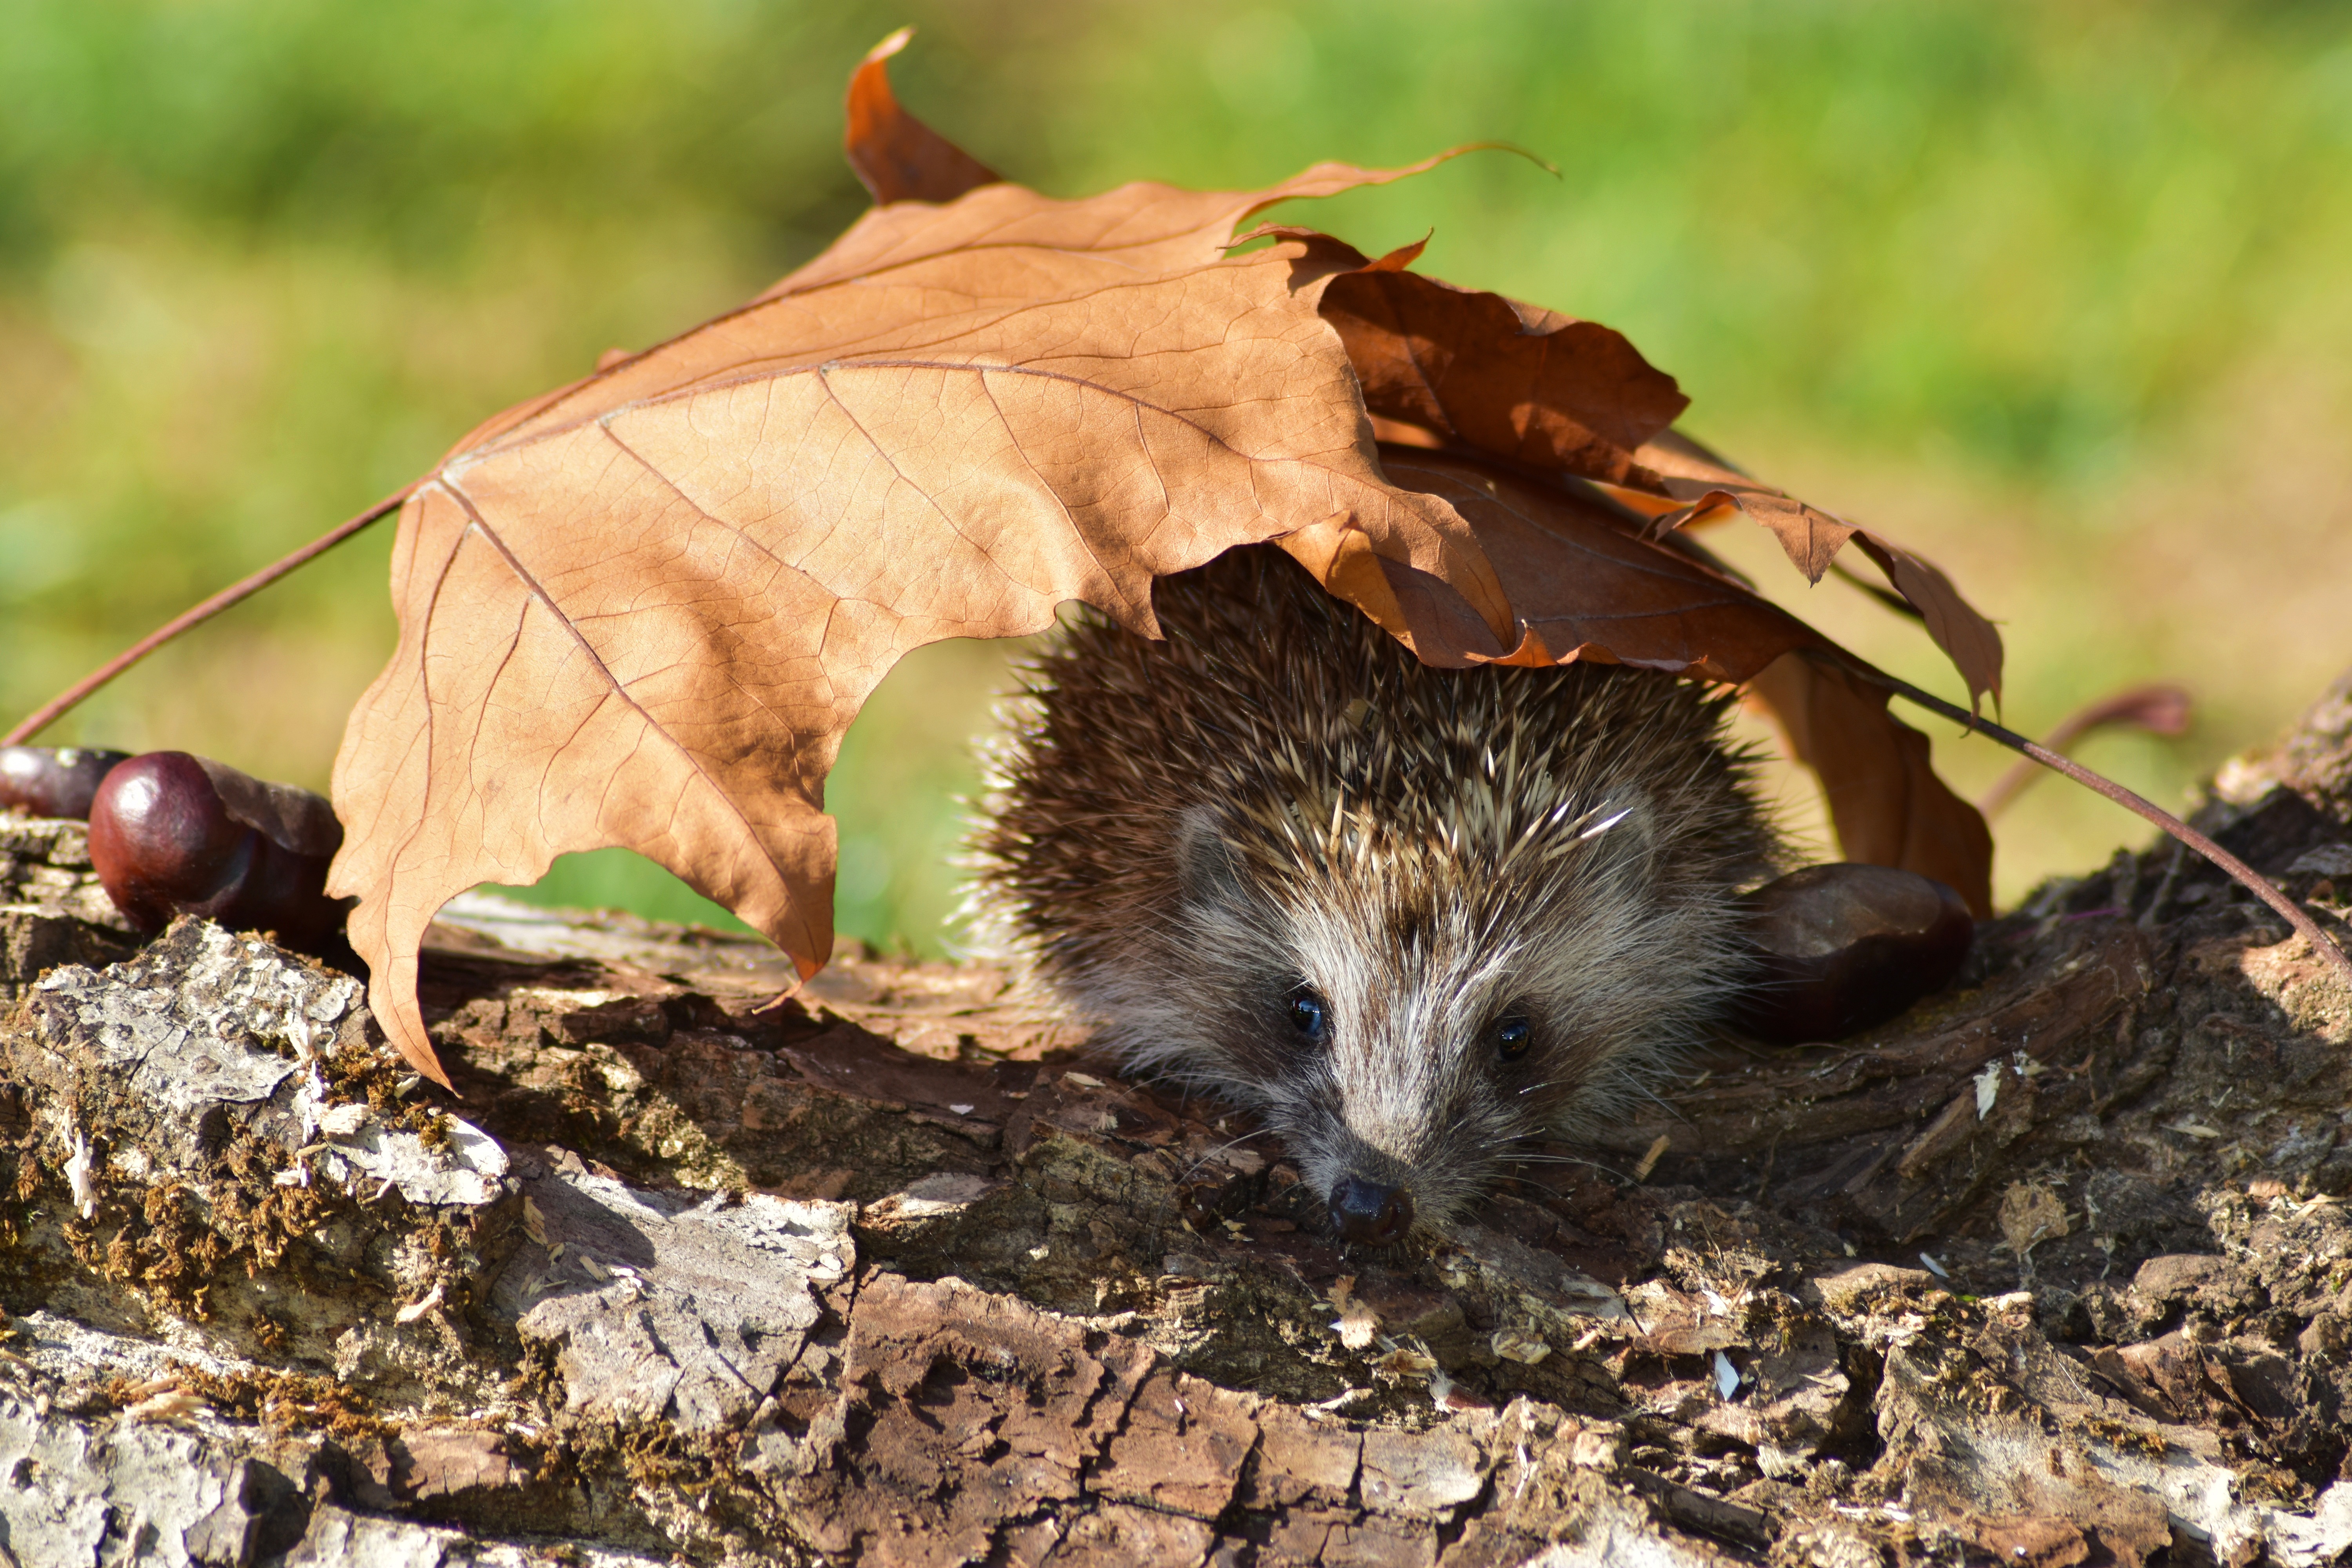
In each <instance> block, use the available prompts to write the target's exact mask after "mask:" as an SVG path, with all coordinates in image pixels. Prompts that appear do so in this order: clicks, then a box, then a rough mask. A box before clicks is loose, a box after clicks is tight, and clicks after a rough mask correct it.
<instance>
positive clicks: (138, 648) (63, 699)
mask: <svg viewBox="0 0 2352 1568" xmlns="http://www.w3.org/2000/svg"><path fill="white" fill-rule="evenodd" d="M415 488H416V487H415V485H414V484H409V485H404V486H402V487H401V488H400V489H397V490H395V491H394V492H393V493H392V494H391V495H388V496H386V497H384V498H383V500H380V501H378V502H376V503H375V504H374V505H373V506H372V507H370V508H368V509H367V510H365V511H363V512H361V513H360V514H359V515H358V516H357V517H354V518H352V519H351V520H350V521H347V522H344V523H341V524H339V525H338V526H336V527H334V528H332V529H331V530H329V531H327V532H325V533H322V534H320V536H319V537H318V538H316V539H314V540H312V541H310V543H308V544H306V545H304V546H302V547H301V548H300V549H299V550H297V551H295V552H293V553H292V554H290V555H281V556H279V557H278V559H277V560H275V561H273V562H271V563H269V564H268V565H267V566H264V567H263V568H262V569H261V570H260V571H258V572H256V573H255V574H253V575H252V576H250V577H247V578H246V579H245V580H244V581H243V582H241V583H233V584H230V585H229V586H227V587H226V588H223V589H222V590H221V591H220V592H219V593H217V594H215V595H213V596H212V597H211V598H209V599H206V600H205V602H204V603H203V604H201V605H196V606H195V607H194V609H192V610H187V611H184V612H183V613H182V614H180V615H178V616H174V617H173V618H172V619H171V620H169V621H166V622H165V623H164V624H163V625H162V626H158V627H156V628H155V629H154V630H153V631H152V632H149V633H148V634H147V635H146V636H145V637H141V638H140V639H139V640H138V641H137V642H135V643H132V644H131V646H130V647H127V648H124V649H123V650H122V651H121V653H119V654H116V655H115V656H114V657H113V658H110V659H108V660H107V661H106V662H105V663H104V664H101V665H100V666H99V667H98V668H96V669H93V670H91V671H90V672H89V674H88V675H85V676H83V677H82V678H81V679H79V680H77V681H75V682H74V683H73V684H72V685H71V686H68V687H67V688H66V689H64V690H63V691H60V692H58V694H57V695H56V696H55V697H52V698H50V699H49V700H47V702H45V703H43V704H42V705H41V706H40V707H39V708H37V709H36V710H34V711H33V712H32V713H30V714H28V715H26V718H25V720H24V721H23V722H22V723H20V724H18V725H17V726H16V728H15V729H13V730H11V731H8V732H7V734H5V735H0V746H15V745H21V744H23V743H24V742H26V741H29V740H31V739H32V738H33V737H34V736H36V735H37V734H39V733H40V732H41V731H44V730H46V729H47V728H48V727H49V726H50V725H52V724H54V723H56V722H57V721H58V720H59V719H62V718H64V717H65V716H66V715H67V714H68V713H69V712H71V711H73V710H74V709H76V708H77V707H79V706H80V705H81V702H82V700H83V699H85V698H87V697H89V695H90V693H92V692H94V691H96V690H98V689H99V688H100V687H102V686H104V685H105V684H106V683H107V682H108V681H110V680H112V679H114V678H115V677H116V676H118V675H121V673H122V672H123V671H124V670H126V669H129V668H131V666H132V665H134V664H137V663H138V662H139V661H140V660H141V659H142V658H146V657H147V656H148V655H149V654H151V653H153V652H154V651H155V650H156V649H157V648H159V647H163V645H164V644H165V643H167V642H170V641H171V640H172V639H173V637H178V636H179V635H180V634H181V633H182V632H184V631H187V630H188V629H190V628H191V627H193V626H202V625H203V624H204V623H205V622H206V621H208V620H211V619H212V618H213V617H214V616H217V615H219V614H220V613H221V612H222V611H223V610H226V609H227V608H228V607H229V606H230V605H235V604H237V603H239V602H240V601H242V600H246V599H249V598H251V597H252V596H253V595H256V594H257V593H259V592H261V590H262V589H264V588H267V587H268V586H269V584H272V583H275V582H277V581H278V579H279V578H280V577H283V576H285V575H286V574H288V573H289V572H291V571H293V570H294V569H295V568H296V567H298V566H300V565H302V564H303V563H306V562H308V561H310V560H312V559H314V558H316V557H318V556H320V555H323V554H325V553H326V552H328V551H330V550H332V549H333V548H334V547H335V546H336V545H338V544H341V542H343V541H344V540H346V539H349V538H350V537H351V536H352V535H353V534H354V533H357V532H358V531H360V530H362V529H363V528H365V527H366V526H367V525H368V524H370V523H372V522H373V521H376V520H377V519H378V518H380V517H383V515H385V514H386V513H387V512H392V511H396V510H399V508H400V505H401V503H402V502H403V501H405V500H407V499H408V496H409V492H410V491H412V490H414V489H415Z"/></svg>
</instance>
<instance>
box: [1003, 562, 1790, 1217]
mask: <svg viewBox="0 0 2352 1568" xmlns="http://www.w3.org/2000/svg"><path fill="white" fill-rule="evenodd" d="M1153 605H1154V609H1155V611H1156V613H1157V616H1158V617H1159V621H1160V629H1161V631H1162V633H1163V634H1164V637H1165V640H1164V641H1153V640H1151V639H1150V638H1146V637H1139V636H1137V635H1135V634H1133V633H1131V632H1128V631H1125V630H1123V629H1121V628H1120V627H1118V626H1116V625H1115V624H1113V623H1112V622H1110V621H1109V620H1108V618H1107V617H1104V616H1099V615H1097V614H1094V613H1092V612H1088V613H1087V614H1085V615H1082V616H1078V617H1077V618H1076V619H1075V620H1074V621H1073V622H1072V623H1070V624H1069V625H1068V626H1066V627H1065V628H1064V629H1063V630H1062V631H1061V632H1059V633H1058V634H1056V638H1055V641H1054V642H1053V643H1052V644H1051V645H1050V646H1049V647H1048V648H1047V650H1046V651H1045V653H1044V654H1043V655H1042V656H1041V657H1040V658H1039V659H1038V660H1037V661H1036V663H1035V664H1034V667H1033V669H1032V672H1031V679H1030V682H1029V685H1028V688H1027V689H1026V692H1025V693H1024V697H1023V698H1022V700H1020V702H1019V704H1018V708H1019V711H1018V713H1017V714H1016V722H1015V725H1014V729H1013V734H1012V736H1011V737H1010V739H1009V740H1008V741H1007V742H1006V743H1005V745H1004V747H1003V751H1002V752H1001V753H1000V755H999V756H998V757H997V758H996V759H995V764H996V765H995V773H996V776H995V779H994V781H993V785H994V787H993V793H992V811H991V813H990V815H989V816H988V819H987V820H986V822H985V823H984V824H983V826H982V829H981V831H980V833H979V835H978V836H977V838H976V840H975V848H976V850H977V852H978V854H977V859H978V861H979V865H980V879H979V889H978V892H979V902H980V907H981V910H982V915H983V921H984V924H985V926H986V927H987V928H989V929H991V930H992V931H993V933H994V935H995V937H996V939H997V940H998V941H999V942H1004V943H1008V944H1009V945H1010V946H1012V947H1013V949H1014V950H1015V951H1016V952H1018V953H1019V955H1020V956H1021V957H1022V959H1023V960H1024V963H1025V965H1026V967H1027V969H1028V971H1029V973H1030V974H1031V975H1032V977H1033V978H1034V981H1035V982H1036V983H1037V984H1040V985H1042V986H1043V987H1044V988H1045V990H1046V991H1047V992H1048V993H1050V994H1052V995H1053V996H1054V997H1055V999H1057V1000H1058V1002H1059V1003H1060V1004H1061V1005H1063V1006H1064V1007H1066V1009H1068V1010H1069V1011H1071V1012H1073V1013H1074V1014H1076V1015H1079V1016H1086V1017H1088V1018H1092V1019H1095V1020H1098V1021H1099V1022H1100V1023H1101V1025H1102V1026H1103V1029H1104V1032H1103V1033H1102V1035H1101V1036H1099V1037H1098V1039H1099V1043H1101V1044H1103V1045H1105V1046H1107V1047H1109V1048H1111V1049H1113V1050H1115V1051H1116V1052H1118V1054H1119V1055H1120V1057H1121V1058H1123V1059H1124V1060H1125V1061H1127V1062H1128V1063H1129V1066H1131V1067H1134V1068H1139V1069H1146V1070H1150V1071H1155V1072H1157V1073H1160V1074H1161V1075H1163V1076H1165V1077H1168V1078H1170V1079H1174V1080H1176V1081H1179V1082H1181V1083H1183V1084H1184V1085H1186V1086H1187V1087H1190V1088H1193V1089H1202V1090H1206V1091H1208V1092H1211V1093H1213V1094H1216V1095H1218V1096H1220V1097H1223V1098H1224V1099H1226V1100H1231V1101H1233V1102H1234V1103H1237V1104H1240V1105H1243V1106H1245V1107H1247V1108H1248V1109H1250V1110H1253V1111H1255V1112H1256V1113H1257V1114H1258V1115H1259V1116H1260V1117H1261V1118H1263V1120H1264V1121H1265V1122H1266V1124H1267V1125H1268V1126H1269V1128H1271V1129H1272V1130H1273V1131H1275V1132H1276V1134H1278V1135H1279V1136H1280V1137H1281V1138H1282V1140H1283V1141H1284V1142H1285V1143H1286V1146H1287V1147H1288V1148H1289V1150H1290V1152H1292V1154H1293V1156H1294V1157H1295V1158H1296V1159H1297V1161H1298V1163H1299V1165H1300V1169H1301V1172H1302V1174H1303V1175H1304V1177H1305V1178H1306V1180H1307V1182H1308V1183H1309V1184H1311V1185H1312V1187H1313V1188H1314V1190H1315V1191H1317V1192H1318V1193H1319V1194H1322V1195H1323V1197H1324V1198H1325V1199H1326V1201H1327V1202H1328V1205H1329V1210H1330V1215H1331V1219H1332V1223H1333V1226H1334V1227H1335V1229H1336V1230H1337V1231H1338V1232H1339V1235H1340V1236H1341V1237H1344V1238H1345V1239H1347V1240H1349V1241H1351V1242H1358V1243H1364V1244H1370V1245H1375V1246H1385V1245H1391V1244H1393V1243H1395V1242H1398V1241H1401V1240H1402V1239H1403V1238H1404V1237H1405V1236H1406V1235H1407V1234H1408V1233H1409V1232H1410V1231H1411V1230H1412V1228H1413V1226H1414V1225H1415V1223H1416V1222H1417V1221H1433V1222H1443V1221H1444V1220H1445V1219H1447V1218H1449V1217H1451V1216H1452V1215H1455V1214H1456V1213H1458V1212H1459V1211H1460V1209H1461V1208H1462V1207H1463V1205H1465V1203H1466V1202H1467V1201H1468V1200H1469V1199H1470V1198H1472V1197H1473V1196H1474V1195H1475V1194H1477V1193H1478V1192H1479V1191H1480V1190H1481V1189H1483V1188H1484V1187H1485V1186H1486V1184H1488V1183H1489V1182H1490V1181H1491V1180H1492V1178H1493V1177H1494V1176H1495V1174H1496V1173H1497V1171H1498V1170H1499V1169H1500V1167H1501V1166H1502V1164H1503V1163H1505V1162H1506V1161H1507V1159H1508V1158H1509V1157H1510V1155H1511V1154H1512V1152H1514V1150H1515V1149H1516V1148H1517V1146H1519V1145H1520V1144H1521V1143H1522V1142H1523V1141H1525V1140H1528V1139H1531V1138H1535V1137H1539V1136H1560V1135H1565V1136H1573V1135H1575V1134H1576V1133H1577V1132H1578V1131H1580V1130H1581V1129H1589V1128H1590V1127H1591V1126H1592V1125H1593V1124H1594V1123H1595V1122H1596V1121H1599V1120H1601V1119H1603V1118H1607V1117H1610V1116H1612V1115H1614V1114H1617V1113H1619V1112H1621V1111H1622V1110H1623V1109H1624V1108H1625V1106H1626V1105H1627V1103H1628V1101H1629V1100H1631V1099H1633V1097H1635V1096H1636V1095H1638V1094H1639V1093H1640V1092H1641V1091H1642V1089H1643V1087H1644V1086H1645V1085H1646V1084H1647V1083H1648V1082H1649V1081H1651V1080H1652V1079H1654V1078H1655V1077H1656V1076H1657V1074H1658V1073H1659V1071H1660V1070H1661V1068H1664V1066H1665V1065H1666V1064H1668V1063H1670V1062H1671V1061H1672V1060H1673V1059H1674V1058H1675V1055H1676V1053H1677V1052H1678V1051H1679V1050H1680V1048H1681V1047H1683V1046H1684V1045H1685V1043H1686V1042H1688V1041H1689V1040H1690V1039H1691V1038H1692V1037H1694V1036H1695V1035H1696V1033H1697V1032H1698V1031H1700V1030H1701V1029H1703V1028H1704V1027H1705V1026H1707V1025H1708V1024H1709V1023H1711V1022H1712V1021H1713V1020H1714V1019H1716V1018H1717V1016H1720V1015H1721V1014H1722V1012H1723V1010H1724V1007H1725V999H1726V998H1727V996H1729V995H1731V994H1733V993H1735V992H1736V991H1737V989H1738V986H1739V985H1740V984H1742V982H1743V981H1744V980H1745V978H1746V977H1747V974H1748V966H1749V963H1750V959H1749V956H1748V949H1747V948H1746V946H1745V944H1744V943H1743V942H1742V940H1741V924H1740V922H1741V916H1740V914H1739V911H1738V903H1737V898H1738V894H1739V892H1740V891H1741V890H1743V889H1747V888H1749V887H1752V886H1754V885H1755V884H1756V883H1757V882H1759V881H1760V880H1762V879H1765V878H1768V877H1769V876H1770V875H1771V874H1772V873H1773V871H1774V870H1775V869H1776V868H1777V861H1778V858H1779V857H1778V844H1777V840H1776V839H1775V837H1774V835H1773V833H1772V831H1771V829H1770V827H1769V825H1768V823H1767V822H1766V820H1765V818H1764V816H1763V814H1762V812H1761V811H1760V810H1759V807H1758V805H1757V803H1756V799H1755V795H1754V790H1753V787H1752V784H1751V783H1750V780H1749V776H1748V772H1749V770H1748V760H1747V758H1746V757H1745V756H1744V755H1743V754H1742V753H1741V752H1739V751H1738V749H1737V748H1735V747H1734V746H1732V745H1730V744H1729V743H1727V739H1726V736H1725V733H1724V722H1725V719H1726V717H1727V709H1728V704H1729V699H1728V698H1727V696H1725V695H1722V694H1720V692H1710V691H1709V690H1708V689H1706V688H1705V687H1702V686H1700V685H1698V684H1696V683H1694V682H1690V681H1686V680H1682V679H1675V678H1674V677H1671V676H1666V675H1661V674H1657V673H1654V672H1650V671H1644V670H1637V669H1628V668H1622V667H1612V666H1601V665H1591V664H1581V663H1579V664H1570V665H1567V666H1561V667H1555V668H1540V669H1526V668H1500V667H1488V668H1474V669H1469V670H1446V669H1440V668H1432V667H1429V666H1426V665H1423V664H1422V663H1421V662H1420V661H1419V660H1417V659H1416V658H1414V657H1413V655H1412V653H1411V652H1410V651H1409V650H1408V649H1406V648H1405V647H1403V646H1402V644H1400V643H1399V642H1397V640H1396V639H1395V638H1393V637H1390V636H1389V635H1388V634H1387V633H1386V632H1384V631H1382V630H1381V628H1380V627H1379V626H1376V625H1374V624H1373V623H1372V622H1371V621H1370V619H1369V618H1367V617H1366V616H1362V615H1360V613H1358V612H1357V611H1356V610H1355V609H1353V608H1352V607H1350V606H1349V605H1345V604H1343V603H1341V602H1339V600H1337V599H1335V598H1333V597H1332V596H1331V595H1329V594H1328V593H1326V592H1325V591H1324V590H1323V589H1322V588H1321V587H1320V586H1319V585H1318V584H1317V583H1316V582H1315V581H1314V579H1313V578H1311V577H1310V576H1308V575H1307V574H1306V573H1305V572H1304V571H1303V570H1302V569H1301V568H1299V567H1298V566H1297V565H1295V564H1294V563H1292V562H1291V561H1290V560H1289V559H1288V558H1287V557H1286V556H1285V555H1284V554H1283V553H1282V552H1280V551H1278V550H1276V549H1274V548H1272V547H1268V546H1256V547H1251V548H1246V549H1242V550H1237V551H1234V552H1229V553H1227V554H1226V555H1224V556H1222V557H1220V558H1218V559H1217V560H1215V561H1213V562H1212V563H1209V564H1208V565H1206V566H1203V567H1201V568H1198V569H1196V570H1194V571H1192V572H1187V573H1182V574H1177V575H1174V576H1171V577H1167V578H1163V579H1161V580H1160V583H1159V584H1158V585H1157V590H1156V593H1155V595H1154V600H1153Z"/></svg>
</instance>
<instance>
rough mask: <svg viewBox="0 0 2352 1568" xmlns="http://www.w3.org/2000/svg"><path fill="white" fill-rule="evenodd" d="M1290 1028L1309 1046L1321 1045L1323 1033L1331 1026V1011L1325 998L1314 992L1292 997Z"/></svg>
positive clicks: (1300, 993) (1299, 992)
mask: <svg viewBox="0 0 2352 1568" xmlns="http://www.w3.org/2000/svg"><path fill="white" fill-rule="evenodd" d="M1289 1013H1290V1026H1291V1028H1292V1029H1293V1030H1294V1031H1296V1032H1297V1036H1298V1037H1299V1038H1300V1039H1302V1040H1304V1041H1306V1042H1307V1044H1308V1045H1310V1046H1313V1045H1319V1044H1321V1043H1322V1040H1323V1031H1324V1030H1325V1029H1327V1028H1328V1027H1329V1026H1330V1021H1331V1020H1330V1010H1329V1009H1328V1008H1327V1007H1326V1006H1325V1005H1323V998H1322V997H1320V996H1318V995H1317V994H1315V993H1314V992H1312V991H1297V992H1294V993H1292V994H1291V997H1290V1007H1289Z"/></svg>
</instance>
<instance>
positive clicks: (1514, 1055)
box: [1495, 1016, 1535, 1062]
mask: <svg viewBox="0 0 2352 1568" xmlns="http://www.w3.org/2000/svg"><path fill="white" fill-rule="evenodd" d="M1534 1038H1535V1030H1534V1028H1533V1027H1532V1026H1530V1025H1529V1024H1528V1021H1527V1020H1526V1019H1525V1018H1521V1017H1517V1016H1513V1017H1509V1018H1506V1019H1504V1020H1503V1021H1502V1022H1501V1023H1499V1024H1497V1025H1496V1026H1495V1054H1496V1056H1498V1057H1500V1058H1503V1059H1504V1060H1505V1061H1507V1062H1515V1061H1517V1060H1518V1059H1519V1058H1521V1057H1524V1056H1526V1055H1527V1054H1528V1043H1529V1042H1530V1041H1532V1040H1533V1039H1534Z"/></svg>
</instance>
